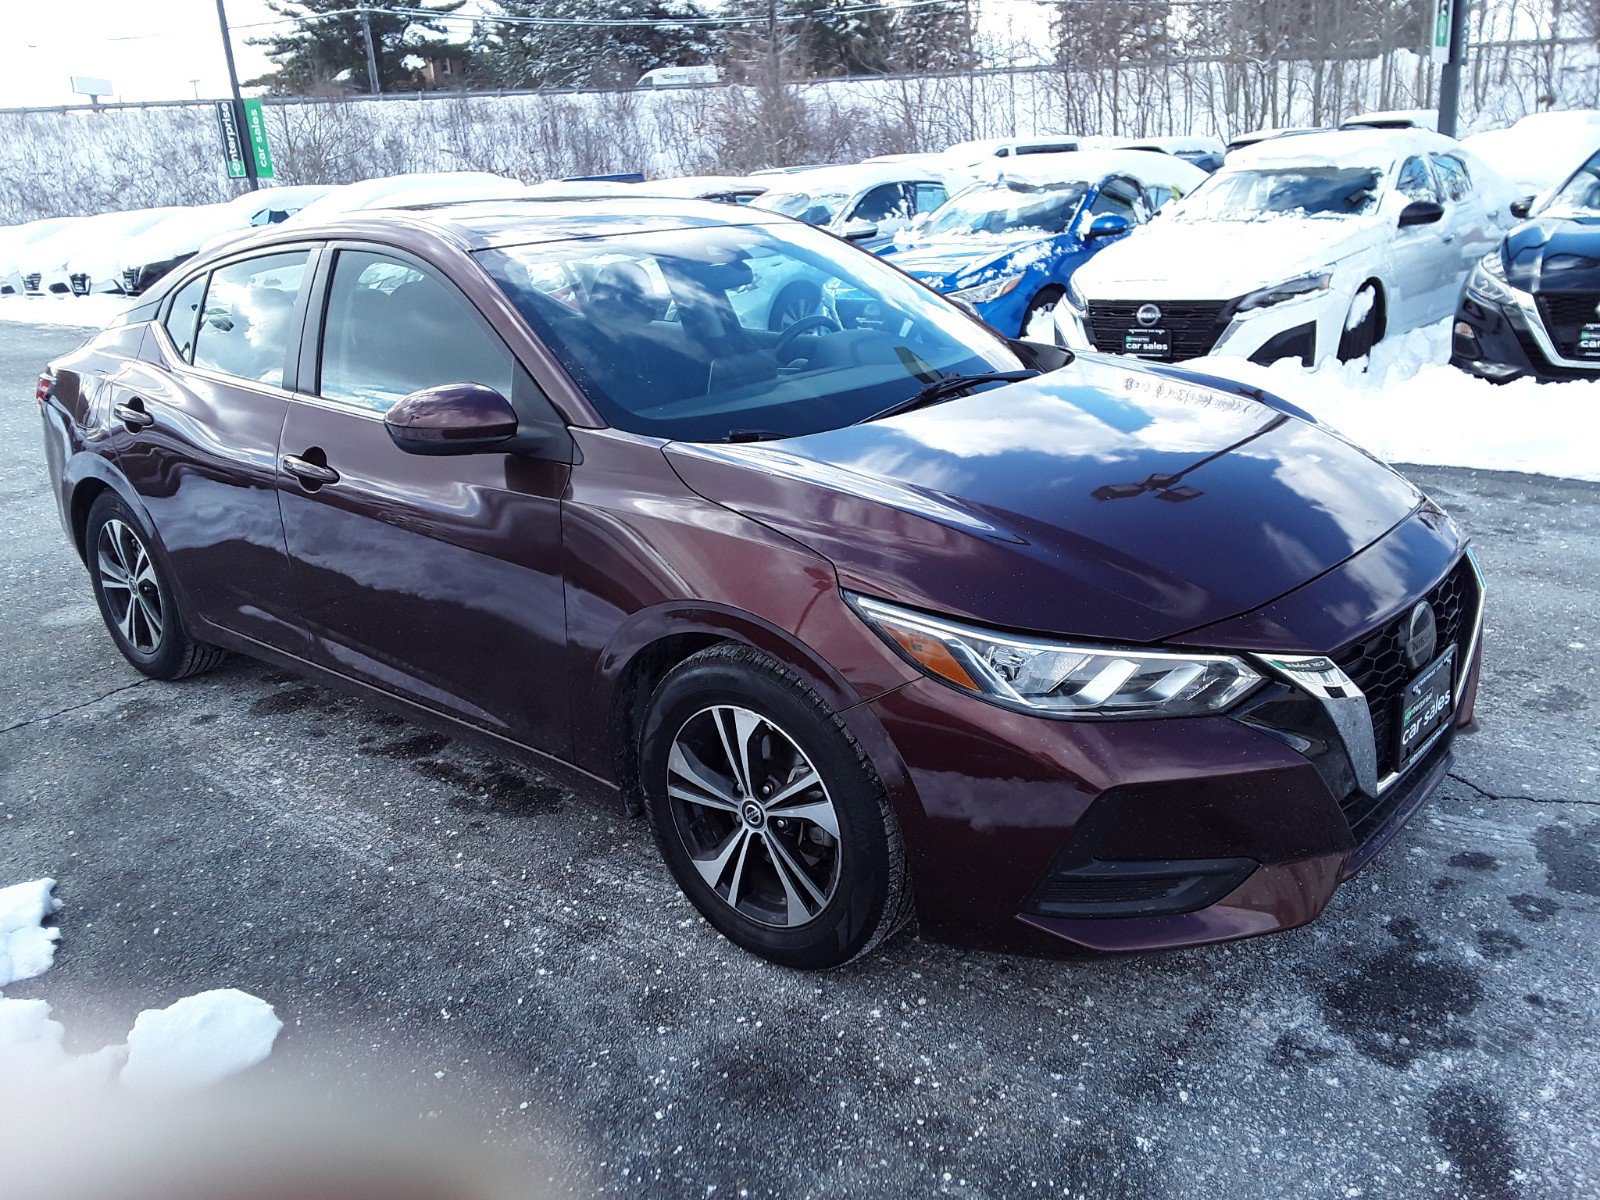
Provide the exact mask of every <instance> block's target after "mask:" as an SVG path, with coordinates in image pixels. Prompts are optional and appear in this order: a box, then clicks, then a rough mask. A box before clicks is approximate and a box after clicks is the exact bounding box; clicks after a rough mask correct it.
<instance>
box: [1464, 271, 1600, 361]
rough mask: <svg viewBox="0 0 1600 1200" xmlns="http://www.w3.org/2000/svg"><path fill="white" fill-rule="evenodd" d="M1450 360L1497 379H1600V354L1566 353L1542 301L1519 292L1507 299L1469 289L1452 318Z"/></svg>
mask: <svg viewBox="0 0 1600 1200" xmlns="http://www.w3.org/2000/svg"><path fill="white" fill-rule="evenodd" d="M1450 362H1451V364H1452V365H1453V366H1456V367H1459V368H1460V369H1461V370H1463V371H1468V372H1470V373H1471V374H1473V375H1476V376H1478V377H1479V378H1480V379H1487V380H1489V381H1490V382H1491V383H1508V382H1510V381H1511V380H1513V379H1521V378H1524V377H1528V376H1531V377H1532V378H1534V379H1540V380H1544V381H1547V382H1553V381H1556V380H1562V379H1600V359H1594V360H1590V361H1579V360H1575V359H1571V358H1568V357H1566V356H1564V355H1563V354H1562V353H1561V351H1560V349H1559V348H1558V347H1557V346H1556V343H1555V339H1554V338H1552V337H1551V335H1550V331H1549V330H1548V328H1547V327H1546V326H1545V323H1544V319H1543V317H1542V315H1541V314H1540V312H1539V309H1538V304H1537V301H1535V299H1534V298H1533V297H1532V296H1527V295H1526V294H1519V295H1518V297H1517V299H1516V300H1514V301H1512V302H1510V303H1504V304H1498V303H1495V302H1494V301H1492V300H1489V299H1486V298H1484V297H1481V296H1477V295H1475V294H1473V293H1472V292H1468V291H1463V292H1462V294H1461V300H1460V302H1459V303H1458V304H1457V305H1456V316H1455V320H1454V321H1453V322H1452V323H1451V342H1450Z"/></svg>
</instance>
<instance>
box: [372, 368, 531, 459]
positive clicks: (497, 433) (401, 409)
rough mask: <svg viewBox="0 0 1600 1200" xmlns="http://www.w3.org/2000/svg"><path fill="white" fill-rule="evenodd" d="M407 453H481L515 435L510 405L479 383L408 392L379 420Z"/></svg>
mask: <svg viewBox="0 0 1600 1200" xmlns="http://www.w3.org/2000/svg"><path fill="white" fill-rule="evenodd" d="M383 424H384V428H386V429H387V430H388V431H389V437H390V438H391V439H393V441H394V444H395V445H396V446H398V447H400V449H402V450H404V451H405V452H406V453H407V454H481V453H483V452H484V451H486V450H494V449H497V448H499V449H509V447H507V446H505V443H506V442H509V441H510V440H511V439H512V438H514V437H516V435H517V414H516V411H515V410H514V409H513V408H512V407H511V402H510V401H509V400H507V399H506V398H505V397H504V396H502V395H501V394H500V393H499V392H497V391H495V390H494V389H493V388H491V387H484V386H483V385H482V384H481V383H446V384H442V385H440V386H439V387H431V388H424V389H423V390H422V391H420V392H412V393H411V394H410V395H409V396H407V397H406V398H405V399H403V400H401V401H400V403H398V404H396V405H395V406H394V407H393V408H391V409H390V410H389V411H388V413H387V414H386V415H385V416H384V418H383Z"/></svg>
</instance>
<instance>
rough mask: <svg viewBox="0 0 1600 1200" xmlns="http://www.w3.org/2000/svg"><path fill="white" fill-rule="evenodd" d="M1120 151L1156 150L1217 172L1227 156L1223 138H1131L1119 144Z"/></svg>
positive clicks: (1204, 169) (1202, 168)
mask: <svg viewBox="0 0 1600 1200" xmlns="http://www.w3.org/2000/svg"><path fill="white" fill-rule="evenodd" d="M1117 149H1119V150H1154V151H1155V152H1156V153H1157V154H1171V155H1174V156H1175V157H1177V158H1181V159H1183V161H1184V162H1186V163H1190V164H1192V165H1193V166H1196V167H1199V168H1200V169H1201V170H1202V171H1206V172H1211V171H1215V170H1216V169H1217V168H1218V167H1220V166H1221V165H1222V160H1223V158H1224V157H1226V155H1227V152H1228V151H1227V147H1226V146H1224V145H1223V144H1222V139H1221V138H1214V137H1148V138H1129V139H1128V140H1127V141H1122V142H1118V143H1117Z"/></svg>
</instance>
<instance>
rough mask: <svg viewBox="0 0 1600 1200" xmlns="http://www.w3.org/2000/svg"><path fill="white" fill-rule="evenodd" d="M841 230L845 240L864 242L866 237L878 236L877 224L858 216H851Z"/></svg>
mask: <svg viewBox="0 0 1600 1200" xmlns="http://www.w3.org/2000/svg"><path fill="white" fill-rule="evenodd" d="M842 232H843V234H844V239H845V241H847V242H864V241H866V240H867V239H868V238H874V237H877V236H878V225H877V222H876V221H863V220H862V219H861V218H860V217H851V218H850V219H849V220H848V221H846V222H845V223H844V229H843V230H842Z"/></svg>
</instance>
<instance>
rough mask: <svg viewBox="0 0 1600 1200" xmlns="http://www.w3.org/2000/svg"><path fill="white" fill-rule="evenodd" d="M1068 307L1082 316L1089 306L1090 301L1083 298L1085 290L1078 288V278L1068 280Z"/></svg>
mask: <svg viewBox="0 0 1600 1200" xmlns="http://www.w3.org/2000/svg"><path fill="white" fill-rule="evenodd" d="M1066 300H1067V307H1068V308H1070V309H1071V310H1072V311H1073V312H1075V313H1077V314H1078V315H1079V316H1082V315H1083V314H1084V313H1085V312H1086V311H1087V310H1088V308H1089V302H1088V301H1087V300H1085V299H1084V298H1083V292H1082V291H1080V290H1079V288H1078V281H1077V280H1076V279H1068V280H1067V296H1066Z"/></svg>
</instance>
